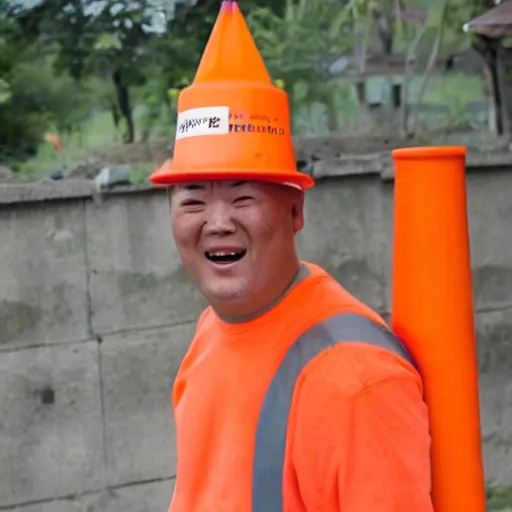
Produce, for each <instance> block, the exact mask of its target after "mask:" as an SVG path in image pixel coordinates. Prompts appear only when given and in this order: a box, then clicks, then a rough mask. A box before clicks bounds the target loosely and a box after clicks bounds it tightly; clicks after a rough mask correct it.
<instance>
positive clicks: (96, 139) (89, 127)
mask: <svg viewBox="0 0 512 512" xmlns="http://www.w3.org/2000/svg"><path fill="white" fill-rule="evenodd" d="M116 138H117V139H119V135H118V134H117V133H116V130H115V127H114V123H113V122H112V118H111V116H110V114H109V113H107V112H104V113H100V114H97V115H96V116H95V117H93V118H92V119H91V120H89V121H87V122H86V123H84V124H83V125H82V126H81V131H80V132H78V131H77V132H74V133H72V134H70V135H68V136H62V135H61V139H62V151H60V152H59V151H56V149H55V148H54V147H53V146H52V145H51V144H48V143H47V142H44V141H43V142H41V144H40V145H39V149H38V151H37V154H36V155H35V156H34V157H32V158H30V159H29V160H27V161H25V162H24V163H23V164H21V165H20V167H19V174H20V175H21V176H22V177H24V178H26V179H37V178H40V177H42V176H45V175H48V174H49V173H51V172H52V171H54V170H58V169H63V168H66V167H70V166H73V165H75V164H77V163H79V162H81V161H84V160H86V159H87V157H88V156H89V155H90V153H91V152H92V151H94V150H97V149H100V148H101V147H103V146H105V145H106V144H111V143H113V142H115V141H116Z"/></svg>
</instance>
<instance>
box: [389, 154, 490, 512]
mask: <svg viewBox="0 0 512 512" xmlns="http://www.w3.org/2000/svg"><path fill="white" fill-rule="evenodd" d="M465 155H466V148H464V147H427V148H405V149H398V150H395V151H393V153H392V156H393V160H394V165H395V192H394V194H395V198H394V201H395V203H394V204H395V208H394V247H393V251H394V254H393V291H392V320H391V323H392V327H393V329H394V331H395V333H396V334H397V336H398V337H399V338H401V339H402V340H403V341H404V343H405V345H406V346H407V347H408V349H409V350H410V352H411V355H412V356H413V358H414V359H415V361H416V363H417V365H418V367H419V370H420V372H421V374H422V377H423V382H424V389H425V400H426V402H427V405H428V407H429V414H430V425H431V435H432V478H433V482H432V484H433V491H432V493H433V501H434V510H435V512H485V510H486V499H485V480H484V470H483V462H482V444H481V432H480V411H479V396H478V367H477V357H476V342H475V330H474V318H473V299H472V289H471V265H470V252H469V233H468V219H467V206H466V182H465V178H466V176H465V174H466V173H465ZM411 512H412V511H411Z"/></svg>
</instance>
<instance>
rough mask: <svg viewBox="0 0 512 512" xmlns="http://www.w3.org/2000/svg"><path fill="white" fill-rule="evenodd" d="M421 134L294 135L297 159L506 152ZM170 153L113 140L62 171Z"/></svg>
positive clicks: (151, 164)
mask: <svg viewBox="0 0 512 512" xmlns="http://www.w3.org/2000/svg"><path fill="white" fill-rule="evenodd" d="M435 135H436V136H435V137H434V138H433V137H432V134H430V135H423V136H422V137H411V138H408V139H403V138H400V137H398V136H389V137H344V138H340V137H334V136H332V137H317V138H298V137H297V138H295V139H294V146H295V148H296V158H297V160H310V159H314V160H318V159H324V158H330V157H338V156H342V155H365V154H366V155H367V154H371V153H379V152H388V151H391V150H393V149H395V148H400V147H411V146H418V145H423V146H424V145H437V144H441V145H446V144H463V145H465V146H468V147H470V148H472V149H473V150H477V151H493V152H497V151H499V152H503V151H505V152H508V151H510V149H509V141H508V140H507V141H504V140H494V141H492V143H491V144H490V145H489V143H486V144H484V146H485V147H482V144H481V140H480V139H481V136H479V135H478V134H477V133H475V132H473V133H465V134H455V138H454V134H450V135H448V134H443V133H437V134H435ZM171 156H172V141H171V140H169V139H168V138H160V139H155V140H151V141H149V142H146V143H143V142H136V143H133V144H121V143H120V144H115V145H110V146H107V147H104V148H102V149H101V150H97V151H95V152H94V153H92V154H91V155H90V156H89V158H88V159H87V161H84V162H82V163H80V164H78V165H75V166H74V168H72V169H68V170H66V171H65V175H66V177H68V178H75V179H76V178H85V179H94V177H95V176H96V175H97V174H98V173H99V172H100V171H101V169H102V168H103V167H105V166H107V165H120V164H127V165H131V166H133V167H140V168H145V169H154V168H156V167H157V166H158V165H160V164H161V163H162V162H164V161H165V160H166V159H168V158H169V157H171ZM16 178H17V176H16V175H13V174H12V173H11V174H10V175H9V176H7V175H6V173H5V168H4V172H3V173H0V182H4V183H5V182H9V181H10V182H12V181H17V179H16Z"/></svg>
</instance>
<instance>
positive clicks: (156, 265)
mask: <svg viewBox="0 0 512 512" xmlns="http://www.w3.org/2000/svg"><path fill="white" fill-rule="evenodd" d="M379 162H380V160H379V161H378V160H375V159H374V160H373V161H370V160H368V159H367V160H360V161H358V162H356V163H354V164H353V165H352V167H349V166H348V164H346V162H345V164H344V165H340V162H339V161H338V162H334V161H333V162H330V163H329V162H327V163H325V162H324V163H323V164H322V166H323V167H321V166H317V167H316V169H315V174H316V175H317V176H321V175H323V178H324V179H321V180H319V181H318V185H317V187H316V188H315V189H313V190H312V191H311V192H310V193H309V195H308V198H307V202H306V210H307V213H306V217H307V227H306V229H305V231H304V233H303V234H302V235H301V236H300V237H299V247H300V252H301V255H302V256H303V257H304V258H306V259H309V260H311V261H314V262H316V263H319V264H321V265H323V266H324V267H325V268H327V270H329V271H330V272H332V273H333V275H334V276H335V277H336V278H337V279H339V280H340V281H341V282H342V283H343V284H344V285H345V286H346V287H347V288H348V289H349V290H350V291H352V292H353V293H354V294H356V295H357V296H358V297H360V298H361V299H362V300H364V301H366V302H368V303H369V304H370V305H371V306H373V307H375V308H377V309H378V310H379V311H381V312H384V313H387V312H389V301H390V299H389V297H390V265H391V241H392V181H389V179H388V178H389V177H390V169H389V166H387V165H386V163H384V164H382V165H381V164H380V163H379ZM497 164H498V165H495V166H493V167H487V168H483V167H481V164H479V163H475V162H473V166H472V167H474V166H476V167H474V168H472V169H470V170H469V172H468V193H469V213H470V225H471V236H472V243H471V245H472V260H473V269H474V293H475V304H476V308H477V327H478V344H479V358H480V371H481V397H482V413H483V431H484V432H483V435H484V446H485V457H486V471H487V477H488V478H489V479H490V480H492V485H506V486H509V485H512V453H510V448H511V446H512V347H511V343H512V241H511V237H512V228H511V226H510V224H511V223H512V170H511V169H510V168H507V167H505V166H504V165H505V164H504V163H500V162H498V163H497ZM511 167H512V166H511ZM347 169H348V170H347ZM391 174H392V173H391ZM0 205H1V206H0V326H1V329H0V389H1V391H2V392H1V393H0V509H9V510H16V511H17V512H78V511H85V510H87V511H89V512H99V511H102V512H121V511H122V512H147V511H148V510H154V511H157V510H160V511H164V510H166V509H167V506H168V504H169V500H170V497H171V494H172V490H173V477H174V474H175V449H174V441H173V436H174V432H173V423H172V415H171V410H170V404H169V392H170V389H171V385H172V380H173V377H174V375H175V372H176V369H177V366H178V364H179V361H180V358H181V357H182V355H183V354H184V352H185V350H186V347H187V344H188V342H189V341H190V338H191V336H192V333H193V329H194V321H195V320H196V318H197V316H198V314H199V312H200V311H201V309H202V307H203V306H204V303H203V301H202V300H201V298H200V297H199V296H198V294H197V292H196V291H195V290H194V288H193V287H192V286H191V284H190V283H189V281H188V279H187V277H186V276H185V274H184V271H183V268H182V266H181V265H180V263H179V261H178V256H177V253H176V250H175V248H174V245H173V243H172V239H171V234H170V228H169V214H168V204H167V199H166V195H165V193H163V192H162V191H156V190H138V191H135V192H134V191H132V192H129V193H128V192H127V191H124V192H123V193H116V194H109V195H108V196H102V197H99V196H96V195H95V194H92V193H91V188H90V184H89V183H87V182H76V183H74V182H62V183H55V184H48V185H47V184H44V183H41V184H37V185H23V186H22V185H11V186H0Z"/></svg>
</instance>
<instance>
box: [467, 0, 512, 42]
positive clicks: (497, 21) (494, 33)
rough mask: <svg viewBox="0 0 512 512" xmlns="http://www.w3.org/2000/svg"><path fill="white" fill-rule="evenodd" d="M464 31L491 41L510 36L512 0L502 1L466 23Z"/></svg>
mask: <svg viewBox="0 0 512 512" xmlns="http://www.w3.org/2000/svg"><path fill="white" fill-rule="evenodd" d="M464 31H465V32H473V33H474V34H477V35H480V36H486V37H490V38H493V39H500V38H502V37H509V36H512V0H502V1H501V3H500V4H499V5H497V6H496V7H493V8H492V9H490V10H489V11H487V12H486V13H484V14H482V15H481V16H479V17H478V18H475V19H473V20H471V21H470V22H468V23H466V24H465V25H464Z"/></svg>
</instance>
